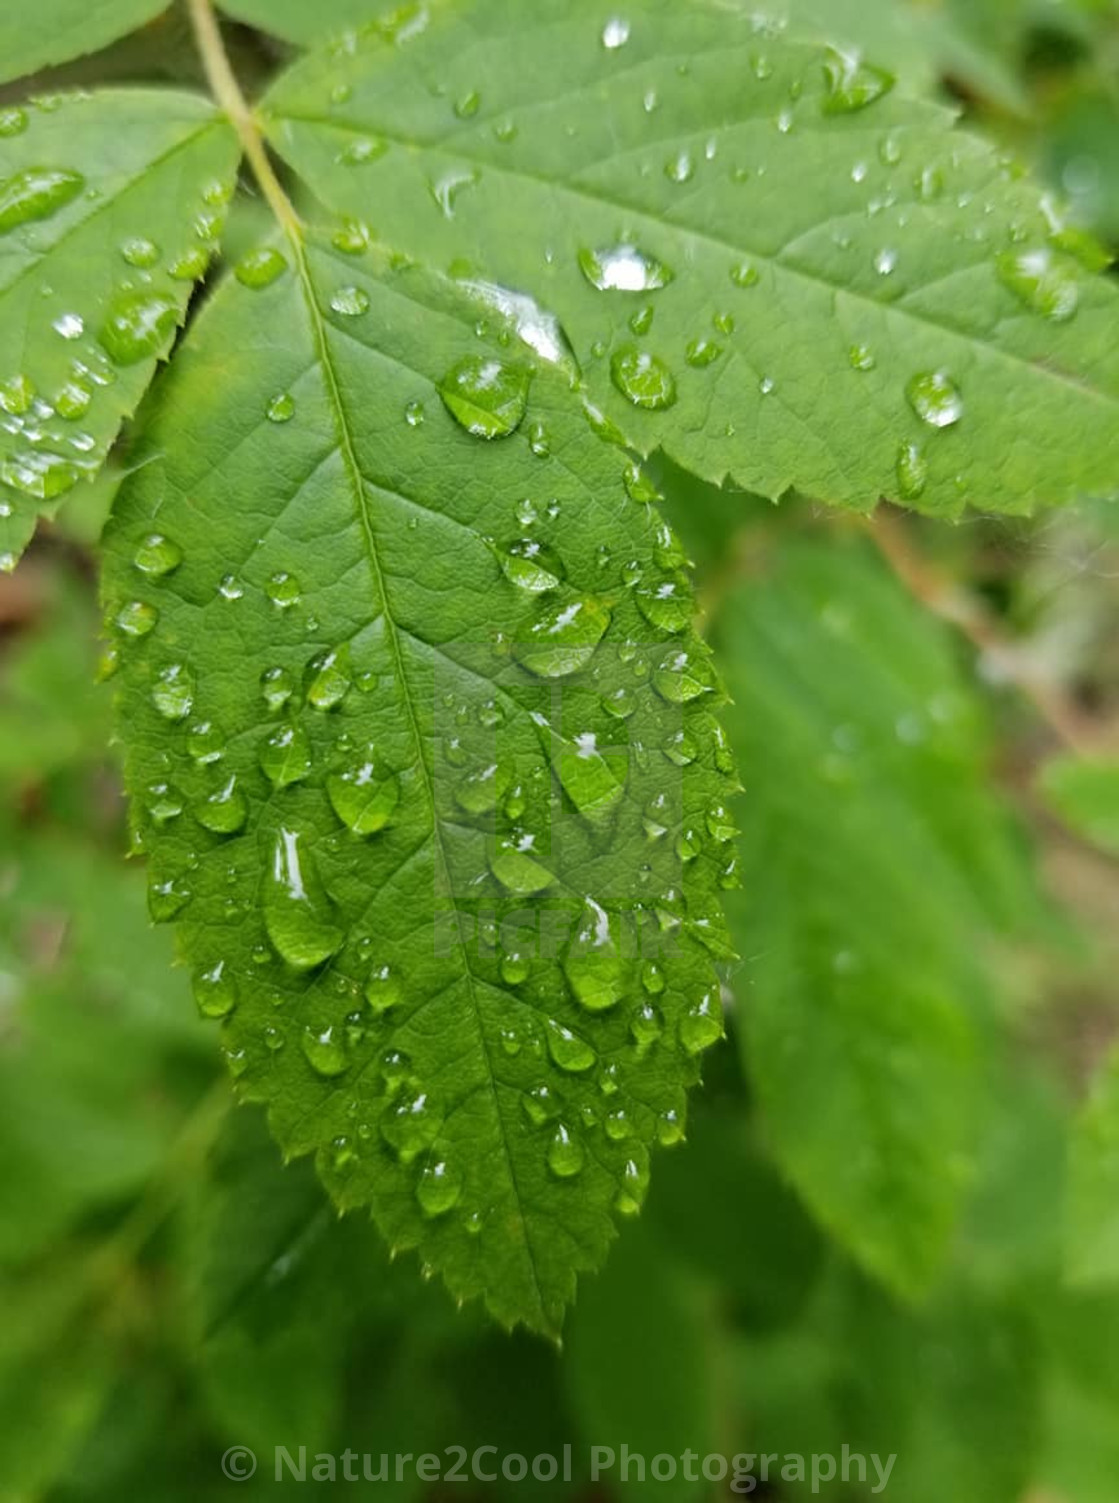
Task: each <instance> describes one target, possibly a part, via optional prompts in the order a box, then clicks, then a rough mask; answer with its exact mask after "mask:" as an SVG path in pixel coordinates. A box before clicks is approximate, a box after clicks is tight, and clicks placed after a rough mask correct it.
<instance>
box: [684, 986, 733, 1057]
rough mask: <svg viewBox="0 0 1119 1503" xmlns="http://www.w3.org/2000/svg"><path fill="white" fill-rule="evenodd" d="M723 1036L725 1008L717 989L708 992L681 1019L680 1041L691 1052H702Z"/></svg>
mask: <svg viewBox="0 0 1119 1503" xmlns="http://www.w3.org/2000/svg"><path fill="white" fill-rule="evenodd" d="M722 1036H723V1009H722V1007H721V1006H720V1003H719V997H718V994H717V993H716V992H715V991H709V992H706V993H705V994H704V995H703V996H702V997H701V998H700V999H699V1001H698V1002H697V1003H696V1004H695V1006H694V1007H691V1008H689V1009H688V1011H687V1012H686V1013H685V1014H684V1016H683V1017H682V1018H681V1019H680V1042H681V1044H683V1046H684V1048H685V1049H686V1050H687V1052H688V1053H689V1054H700V1053H702V1052H703V1050H704V1049H709V1048H710V1047H711V1045H712V1044H713V1043H715V1041H716V1039H721V1038H722Z"/></svg>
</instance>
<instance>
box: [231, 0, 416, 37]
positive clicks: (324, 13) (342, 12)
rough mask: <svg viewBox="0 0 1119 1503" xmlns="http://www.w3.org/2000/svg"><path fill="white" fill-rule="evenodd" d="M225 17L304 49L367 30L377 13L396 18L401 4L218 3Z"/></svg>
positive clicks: (342, 0)
mask: <svg viewBox="0 0 1119 1503" xmlns="http://www.w3.org/2000/svg"><path fill="white" fill-rule="evenodd" d="M218 3H219V4H220V7H221V9H222V10H223V11H225V13H226V15H229V16H233V17H235V18H236V20H238V21H245V22H247V23H248V24H249V25H250V26H258V27H259V28H260V30H261V31H270V32H271V33H272V34H273V36H278V37H283V38H284V39H285V40H286V41H288V42H295V43H296V44H297V45H299V46H302V47H306V46H310V45H311V44H312V43H315V42H319V41H321V40H322V39H323V38H324V37H328V36H335V35H338V34H340V33H343V32H346V31H352V30H353V29H354V28H355V27H359V26H368V25H369V24H370V22H371V19H372V18H373V17H374V16H376V15H377V13H378V12H385V13H387V14H389V15H399V14H400V12H401V10H402V8H403V7H402V6H401V5H400V0H319V3H317V4H315V5H308V4H307V0H218Z"/></svg>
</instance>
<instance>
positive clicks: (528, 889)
mask: <svg viewBox="0 0 1119 1503" xmlns="http://www.w3.org/2000/svg"><path fill="white" fill-rule="evenodd" d="M534 844H535V837H533V836H532V835H525V834H514V835H509V836H505V837H503V838H502V839H500V840H498V841H497V842H496V843H495V845H494V847H493V851H492V854H491V856H490V870H491V871H492V872H493V874H494V876H495V877H496V878H497V880H498V881H499V882H500V883H501V885H502V887H504V888H506V889H507V890H508V891H509V892H512V893H516V894H517V895H518V896H520V897H530V896H531V895H532V894H533V893H536V892H543V891H544V889H545V888H547V887H550V886H551V885H552V883H553V882H554V881H555V880H556V879H555V877H554V876H553V875H552V873H551V872H550V871H548V869H547V867H545V866H542V865H541V864H540V862H539V861H537V860H536V858H535V856H534V855H533V854H532V850H533V846H534Z"/></svg>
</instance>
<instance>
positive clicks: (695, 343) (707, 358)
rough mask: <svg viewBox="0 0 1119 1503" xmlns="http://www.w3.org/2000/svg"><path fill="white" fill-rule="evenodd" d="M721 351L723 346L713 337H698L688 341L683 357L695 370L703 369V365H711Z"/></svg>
mask: <svg viewBox="0 0 1119 1503" xmlns="http://www.w3.org/2000/svg"><path fill="white" fill-rule="evenodd" d="M722 353H723V347H722V345H721V344H718V343H717V342H716V341H715V340H714V339H707V338H703V337H701V338H698V339H690V340H689V341H688V346H687V349H686V350H685V351H684V359H685V360H686V361H687V362H688V364H689V365H691V366H694V367H695V368H696V369H697V370H703V369H704V367H705V366H708V365H713V364H714V363H715V361H716V360H718V358H719V356H720V355H721V354H722Z"/></svg>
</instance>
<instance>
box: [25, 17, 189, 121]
mask: <svg viewBox="0 0 1119 1503" xmlns="http://www.w3.org/2000/svg"><path fill="white" fill-rule="evenodd" d="M167 5H168V0H94V3H93V4H91V3H90V0H35V3H34V4H33V5H16V4H12V5H8V6H5V14H4V15H0V80H3V79H6V78H20V77H22V75H23V74H25V73H35V72H37V71H38V69H40V68H47V67H52V66H53V65H54V64H55V63H64V62H66V61H68V59H70V58H72V57H80V56H81V55H82V53H83V52H95V51H96V50H97V48H98V47H105V46H107V45H108V43H109V42H115V41H116V39H117V38H118V37H123V36H127V35H128V33H129V32H130V31H135V30H136V28H137V27H138V26H142V25H143V24H144V22H145V21H150V20H151V19H152V17H153V16H158V15H159V13H160V12H161V11H164V10H166V9H167ZM4 113H7V112H4Z"/></svg>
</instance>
